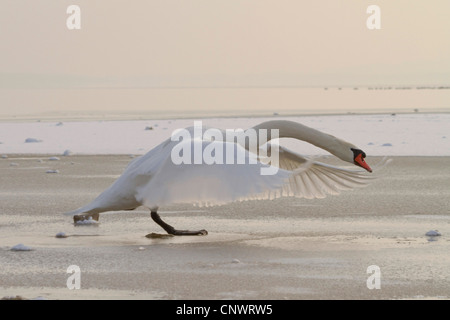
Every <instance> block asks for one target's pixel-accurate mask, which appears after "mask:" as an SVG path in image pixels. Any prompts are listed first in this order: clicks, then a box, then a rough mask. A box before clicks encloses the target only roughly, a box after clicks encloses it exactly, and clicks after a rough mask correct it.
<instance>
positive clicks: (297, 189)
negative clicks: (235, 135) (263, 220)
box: [65, 120, 372, 235]
mask: <svg viewBox="0 0 450 320" xmlns="http://www.w3.org/2000/svg"><path fill="white" fill-rule="evenodd" d="M251 129H252V130H255V131H258V132H261V131H263V130H266V132H267V139H266V141H270V140H272V139H273V138H275V137H274V136H273V134H272V130H273V129H277V130H278V135H279V136H278V137H279V138H295V139H299V140H303V141H306V142H309V143H311V144H313V145H316V146H317V147H320V148H322V149H325V150H326V151H328V152H330V153H331V154H333V155H335V156H336V157H338V158H340V159H342V160H344V161H346V162H349V163H352V164H354V165H357V166H359V167H362V168H363V169H365V170H366V171H368V172H372V169H371V168H370V167H369V165H368V164H367V163H366V162H365V160H364V158H365V157H366V154H365V153H364V152H363V151H362V150H360V149H359V148H357V147H356V146H354V145H353V144H350V143H348V142H345V141H343V140H341V139H338V138H336V137H334V136H332V135H329V134H326V133H323V132H320V131H318V130H315V129H313V128H309V127H307V126H304V125H302V124H300V123H297V122H293V121H284V120H274V121H267V122H263V123H261V124H259V125H257V126H255V127H253V128H251ZM185 130H186V131H187V132H188V133H195V130H196V128H195V127H191V128H187V129H185ZM201 130H202V131H201V133H202V135H201V138H196V139H184V140H183V141H182V142H179V140H178V141H174V140H173V139H171V138H169V139H167V140H166V141H164V142H162V143H161V144H159V145H158V146H156V147H155V148H153V149H152V150H150V151H149V152H148V153H147V154H145V155H143V156H141V157H138V158H136V159H134V160H133V161H132V162H131V163H130V164H129V165H128V167H127V168H126V169H125V171H124V172H123V174H122V175H121V176H120V177H119V178H118V179H117V180H116V181H115V182H114V183H113V184H112V185H111V186H110V187H109V188H108V189H106V190H105V191H104V192H103V193H101V194H100V195H99V196H98V197H97V198H96V199H95V200H93V201H92V202H91V203H89V204H87V205H86V206H84V207H81V208H79V209H76V210H74V211H71V212H67V213H65V214H66V215H73V216H74V221H75V222H76V221H78V220H84V219H86V218H89V217H93V218H94V219H95V220H98V218H99V213H101V212H105V211H118V210H134V209H135V208H137V207H139V206H145V207H147V208H149V209H150V212H151V218H152V219H153V220H154V221H155V222H156V223H157V224H158V225H160V226H161V227H162V228H163V229H164V230H165V231H166V232H167V233H169V234H172V235H206V234H207V231H206V230H199V231H189V230H176V229H175V228H173V227H172V226H170V225H168V224H167V223H165V222H164V221H163V220H162V219H161V217H160V216H159V215H158V213H157V210H158V208H159V207H160V206H164V205H168V204H173V203H191V204H206V205H219V204H225V203H228V202H231V201H237V200H249V199H274V198H278V197H282V196H296V197H304V198H323V197H325V196H326V194H338V193H339V192H340V190H346V189H351V188H354V187H361V186H365V185H367V183H368V182H369V180H370V179H371V178H372V177H370V176H367V175H365V174H364V171H361V170H349V169H345V168H340V167H335V166H331V165H328V164H324V163H320V162H317V161H313V160H311V159H308V158H305V157H303V156H301V155H299V154H297V153H295V152H293V151H290V150H288V149H286V148H284V147H282V146H278V145H276V144H272V143H267V144H266V145H265V148H266V154H269V153H270V152H273V151H278V163H276V164H275V165H276V167H274V165H273V163H271V164H270V165H269V164H268V163H267V162H264V161H263V157H262V156H261V155H258V153H259V152H260V151H261V150H262V149H263V148H260V147H261V145H262V143H264V142H265V141H258V143H257V144H258V150H257V151H256V154H255V152H250V151H249V149H250V145H249V141H245V143H243V144H239V143H236V142H227V141H217V140H214V139H209V138H205V135H203V134H204V133H205V132H206V128H202V129H201ZM216 130H218V129H216ZM249 130H250V129H249ZM247 131H248V130H247ZM247 131H246V132H247ZM219 132H224V131H223V130H222V131H219ZM213 140H214V141H213ZM229 147H231V149H226V150H232V151H233V152H234V153H233V154H234V159H237V158H238V157H239V156H242V157H243V158H244V159H245V162H244V164H219V163H220V162H218V163H214V164H206V163H199V164H195V162H194V163H193V164H187V163H181V164H175V163H174V159H173V151H174V148H178V149H180V150H181V149H182V148H184V149H183V150H184V151H183V153H184V152H186V153H187V154H183V156H187V157H188V158H190V157H189V155H188V153H190V151H192V152H193V153H194V152H195V150H200V151H206V150H207V149H208V148H209V151H211V148H214V150H215V152H216V153H217V150H225V148H229ZM220 148H222V149H220ZM272 149H273V150H272ZM186 150H187V151H186ZM180 154H181V153H180ZM261 154H262V152H261ZM190 156H191V157H194V156H193V155H192V154H191V155H190ZM251 160H253V163H251ZM262 168H266V169H267V168H269V169H270V168H272V169H273V168H275V169H276V170H274V171H273V172H274V173H273V174H269V175H263V174H261V169H262Z"/></svg>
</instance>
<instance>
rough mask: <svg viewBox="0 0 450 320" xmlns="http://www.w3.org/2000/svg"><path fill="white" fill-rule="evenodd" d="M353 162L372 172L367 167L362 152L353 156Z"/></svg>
mask: <svg viewBox="0 0 450 320" xmlns="http://www.w3.org/2000/svg"><path fill="white" fill-rule="evenodd" d="M355 164H356V165H357V166H360V167H361V168H364V169H366V170H367V171H369V172H372V169H371V168H370V167H369V165H368V164H367V162H366V161H364V158H363V155H362V153H360V154H358V155H357V156H356V158H355Z"/></svg>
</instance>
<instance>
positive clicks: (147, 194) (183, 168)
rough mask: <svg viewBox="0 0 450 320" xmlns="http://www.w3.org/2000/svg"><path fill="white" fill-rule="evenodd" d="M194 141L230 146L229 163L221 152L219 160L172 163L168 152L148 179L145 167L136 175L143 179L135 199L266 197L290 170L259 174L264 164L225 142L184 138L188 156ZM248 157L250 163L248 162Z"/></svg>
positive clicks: (204, 201) (212, 201) (153, 203)
mask: <svg viewBox="0 0 450 320" xmlns="http://www.w3.org/2000/svg"><path fill="white" fill-rule="evenodd" d="M196 143H197V144H198V143H199V144H202V149H200V150H202V151H204V150H206V149H205V148H212V147H214V146H215V145H216V146H217V148H218V149H217V150H219V149H221V148H222V150H225V149H226V146H230V147H231V148H234V158H233V163H230V162H229V161H225V160H227V159H226V156H225V153H224V154H223V158H222V159H223V160H224V161H222V162H223V164H219V163H214V164H205V163H202V164H194V161H192V162H191V163H180V164H175V163H174V161H173V159H172V158H171V156H170V154H166V155H165V156H164V158H165V160H164V161H162V162H161V163H160V165H159V167H158V169H157V170H154V171H153V172H152V173H151V174H152V177H151V179H147V173H146V172H145V171H141V172H140V175H141V176H140V177H137V181H139V180H140V181H142V182H143V183H140V184H139V187H137V188H136V191H137V192H136V199H137V200H138V202H141V203H143V204H144V205H145V206H147V207H150V208H152V207H159V206H163V205H169V204H173V203H190V204H195V205H221V204H225V203H229V202H232V201H243V200H252V199H269V198H270V197H271V195H273V192H275V191H279V190H281V188H282V187H283V185H285V184H286V182H287V180H288V178H289V176H290V175H291V174H292V173H291V172H288V171H286V170H282V169H278V170H277V172H276V173H275V174H273V175H262V174H261V168H267V167H268V166H267V165H265V164H262V163H260V162H257V159H256V157H254V156H253V155H252V154H251V153H249V152H248V151H247V150H245V149H244V148H243V147H241V146H239V145H237V144H230V143H227V142H205V141H203V142H202V141H188V142H186V144H187V148H191V150H192V160H193V157H194V156H193V153H194V150H195V147H194V145H195V144H196ZM171 150H172V148H169V151H171ZM209 150H211V149H209ZM165 152H168V151H165ZM239 156H243V159H245V161H244V164H238V162H237V158H238V157H239ZM252 157H253V158H254V159H251V158H252ZM228 160H229V159H228ZM251 160H254V163H252V164H249V163H250V161H251ZM143 167H146V165H145V164H144V163H143ZM148 174H150V172H149V173H148ZM144 181H145V182H144Z"/></svg>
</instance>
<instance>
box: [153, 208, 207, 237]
mask: <svg viewBox="0 0 450 320" xmlns="http://www.w3.org/2000/svg"><path fill="white" fill-rule="evenodd" d="M150 215H151V217H152V219H153V221H155V222H156V223H157V224H159V225H160V226H161V228H163V229H164V230H166V232H167V233H168V234H172V235H174V236H206V235H207V234H208V231H206V230H199V231H189V230H177V229H175V228H174V227H172V226H171V225H168V224H167V223H165V222H164V221H162V219H161V217H160V216H159V214H158V213H157V212H156V211H151V212H150Z"/></svg>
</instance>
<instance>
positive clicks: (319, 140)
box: [253, 120, 356, 162]
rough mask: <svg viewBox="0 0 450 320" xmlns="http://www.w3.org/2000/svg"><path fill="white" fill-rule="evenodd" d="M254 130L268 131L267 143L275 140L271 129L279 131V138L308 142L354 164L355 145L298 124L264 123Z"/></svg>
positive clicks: (281, 121)
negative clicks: (353, 151)
mask: <svg viewBox="0 0 450 320" xmlns="http://www.w3.org/2000/svg"><path fill="white" fill-rule="evenodd" d="M253 129H255V130H260V129H266V130H267V141H270V140H271V139H273V138H275V137H272V136H271V129H278V130H279V131H278V134H279V138H294V139H299V140H302V141H306V142H308V143H311V144H313V145H315V146H317V147H319V148H321V149H324V150H326V151H328V152H330V153H331V154H333V155H335V156H336V157H338V158H340V159H342V160H344V161H349V162H353V158H352V157H351V148H352V147H353V148H356V147H355V146H354V145H352V144H350V143H348V142H346V141H343V140H341V139H338V138H336V137H334V136H332V135H330V134H326V133H323V132H320V131H318V130H316V129H313V128H310V127H307V126H305V125H302V124H300V123H297V122H293V121H287V120H272V121H266V122H263V123H261V124H259V125H257V126H255V127H253Z"/></svg>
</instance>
